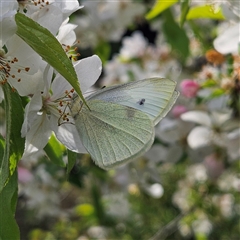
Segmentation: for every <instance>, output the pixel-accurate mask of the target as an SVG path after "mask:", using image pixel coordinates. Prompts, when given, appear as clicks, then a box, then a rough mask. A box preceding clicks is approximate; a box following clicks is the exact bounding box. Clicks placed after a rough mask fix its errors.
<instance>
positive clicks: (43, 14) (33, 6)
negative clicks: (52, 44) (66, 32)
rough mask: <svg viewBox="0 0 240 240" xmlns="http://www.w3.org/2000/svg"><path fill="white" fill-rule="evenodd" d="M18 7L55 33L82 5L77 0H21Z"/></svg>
mask: <svg viewBox="0 0 240 240" xmlns="http://www.w3.org/2000/svg"><path fill="white" fill-rule="evenodd" d="M20 8H22V12H23V13H25V14H26V16H28V17H29V18H31V19H32V20H34V21H36V22H38V23H39V24H40V25H41V26H43V27H45V28H47V29H48V30H49V31H50V32H51V33H52V34H53V35H56V34H57V32H58V29H59V27H60V26H61V24H62V22H63V21H64V20H65V19H67V18H68V17H69V16H70V15H71V14H72V13H73V12H75V11H77V10H79V9H80V8H82V6H80V5H79V2H78V1H77V0H48V1H43V0H42V1H36V0H32V1H21V2H20ZM53 19H54V21H53Z"/></svg>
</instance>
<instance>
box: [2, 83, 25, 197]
mask: <svg viewBox="0 0 240 240" xmlns="http://www.w3.org/2000/svg"><path fill="white" fill-rule="evenodd" d="M2 89H3V92H4V103H5V119H6V139H5V147H4V154H3V159H2V161H1V165H0V192H1V191H2V189H3V187H4V186H5V184H6V183H7V181H8V179H9V178H10V176H11V175H12V174H13V173H14V171H15V169H16V167H17V163H18V161H19V160H20V159H21V157H22V154H23V151H24V143H25V140H24V138H22V137H21V127H22V124H23V115H24V112H23V107H22V104H21V103H22V101H21V99H20V97H19V95H18V93H17V92H13V91H12V89H11V87H10V86H9V85H8V84H4V85H2Z"/></svg>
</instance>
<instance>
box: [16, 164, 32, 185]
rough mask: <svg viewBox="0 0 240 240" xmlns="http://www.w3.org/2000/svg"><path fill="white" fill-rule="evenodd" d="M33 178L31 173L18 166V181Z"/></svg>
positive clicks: (25, 181) (28, 180)
mask: <svg viewBox="0 0 240 240" xmlns="http://www.w3.org/2000/svg"><path fill="white" fill-rule="evenodd" d="M32 179H33V175H32V173H31V172H30V171H29V170H28V169H26V168H23V167H18V181H19V182H20V183H27V182H30V181H31V180H32Z"/></svg>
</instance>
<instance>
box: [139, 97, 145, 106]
mask: <svg viewBox="0 0 240 240" xmlns="http://www.w3.org/2000/svg"><path fill="white" fill-rule="evenodd" d="M145 101H146V100H145V98H142V99H140V100H139V101H138V102H137V103H138V104H139V105H144V103H145Z"/></svg>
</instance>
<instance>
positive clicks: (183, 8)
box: [180, 0, 190, 27]
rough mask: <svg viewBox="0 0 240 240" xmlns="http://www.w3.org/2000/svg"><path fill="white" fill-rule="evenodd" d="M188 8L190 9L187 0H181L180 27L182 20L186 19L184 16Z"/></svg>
mask: <svg viewBox="0 0 240 240" xmlns="http://www.w3.org/2000/svg"><path fill="white" fill-rule="evenodd" d="M189 9H190V6H189V0H183V1H182V2H181V17H180V27H182V26H183V24H184V22H185V21H186V17H187V14H188V11H189Z"/></svg>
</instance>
